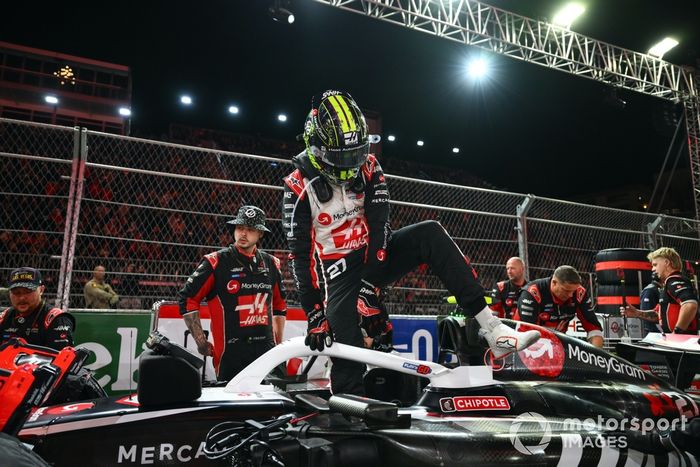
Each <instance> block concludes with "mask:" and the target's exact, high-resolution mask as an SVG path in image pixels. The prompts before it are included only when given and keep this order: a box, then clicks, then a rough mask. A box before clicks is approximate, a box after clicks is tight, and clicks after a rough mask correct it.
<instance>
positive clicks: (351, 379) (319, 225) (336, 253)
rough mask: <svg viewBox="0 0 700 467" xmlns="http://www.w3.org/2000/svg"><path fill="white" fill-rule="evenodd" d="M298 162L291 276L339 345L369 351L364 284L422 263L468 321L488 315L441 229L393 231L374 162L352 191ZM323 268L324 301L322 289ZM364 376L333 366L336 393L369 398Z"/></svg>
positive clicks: (288, 205)
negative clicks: (361, 320) (362, 320)
mask: <svg viewBox="0 0 700 467" xmlns="http://www.w3.org/2000/svg"><path fill="white" fill-rule="evenodd" d="M293 162H294V165H295V166H296V170H294V171H293V172H292V173H291V174H289V175H288V176H287V177H285V179H284V185H285V186H284V197H283V205H282V212H283V221H282V226H283V229H284V231H285V234H286V236H287V240H288V242H289V248H290V250H291V253H290V261H291V265H292V270H293V273H294V276H295V280H296V286H297V289H298V291H299V297H300V302H301V306H302V308H303V309H304V311H305V312H306V314H307V316H309V315H310V314H311V313H313V312H315V311H317V310H322V309H325V311H326V316H327V319H328V322H329V324H330V328H331V330H332V331H333V332H334V334H335V339H336V340H337V341H338V342H341V343H344V344H350V345H354V346H357V347H361V346H362V344H363V341H362V333H361V331H360V328H359V326H358V317H357V298H358V293H359V290H360V285H361V283H362V280H363V279H364V280H365V281H367V282H369V283H370V284H371V285H373V286H374V287H385V286H386V285H388V284H390V283H392V282H394V281H396V280H397V279H399V278H401V277H402V276H404V275H405V274H407V273H408V272H410V271H411V270H413V269H415V268H416V267H417V266H418V265H420V264H423V263H427V264H428V265H429V266H431V268H432V270H433V271H434V272H435V273H436V274H437V275H438V276H439V277H440V278H441V279H442V281H443V283H445V285H446V286H447V288H448V289H449V290H450V292H451V293H452V294H453V295H455V296H456V297H457V301H458V303H459V304H460V306H462V308H464V310H465V311H466V312H467V314H469V315H470V316H473V315H475V314H476V313H478V312H479V311H481V310H482V309H484V308H485V306H486V303H485V301H484V297H483V289H482V287H481V285H479V283H478V282H477V280H476V272H475V271H474V270H473V269H472V267H471V266H470V265H469V263H468V262H467V261H466V259H465V257H464V255H463V254H462V252H461V251H460V250H459V248H458V247H457V246H456V245H455V243H454V242H453V241H452V239H451V238H450V237H449V235H447V232H445V229H443V227H442V226H441V225H440V224H439V223H438V222H435V221H427V222H421V223H419V224H415V225H410V226H407V227H403V228H401V229H399V230H396V231H394V232H391V231H390V227H389V222H388V220H389V191H388V188H387V184H386V181H385V179H384V174H383V173H382V169H381V166H380V165H379V163H378V162H377V160H376V158H375V157H374V156H373V155H370V156H369V157H368V159H367V161H366V162H365V163H364V164H363V165H362V167H361V170H360V173H359V175H358V176H357V178H356V179H355V180H354V181H353V182H352V184H350V185H349V186H347V185H331V184H329V183H327V182H326V181H325V180H324V179H322V178H321V176H320V175H319V173H318V171H317V170H316V169H315V168H314V167H313V166H311V164H310V162H309V159H308V157H307V156H306V155H305V154H303V153H302V154H300V155H298V156H296V157H295V158H294V159H293ZM317 260H318V261H320V266H321V271H322V274H323V279H324V282H325V294H324V293H322V292H321V290H320V288H319V278H318V276H317V273H316V261H317ZM364 370H365V365H364V364H362V363H356V362H350V361H344V360H334V361H333V367H332V368H331V388H332V390H333V392H334V393H336V394H337V393H341V392H345V393H352V394H362V393H363V392H364V390H363V387H362V375H363V373H364Z"/></svg>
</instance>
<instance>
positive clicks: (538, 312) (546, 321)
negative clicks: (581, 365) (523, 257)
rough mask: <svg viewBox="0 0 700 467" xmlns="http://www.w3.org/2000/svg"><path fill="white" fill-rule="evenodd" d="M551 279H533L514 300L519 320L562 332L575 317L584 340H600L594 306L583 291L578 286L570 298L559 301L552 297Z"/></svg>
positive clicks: (601, 332) (600, 329)
mask: <svg viewBox="0 0 700 467" xmlns="http://www.w3.org/2000/svg"><path fill="white" fill-rule="evenodd" d="M551 281H552V278H551V277H545V278H544V279H536V280H534V281H532V282H530V283H528V284H527V285H526V286H525V287H524V288H523V291H522V292H521V293H520V298H519V299H518V315H519V318H520V321H524V322H527V323H534V324H537V325H540V326H544V327H548V328H552V329H555V330H557V331H559V332H563V333H565V332H566V330H567V329H568V327H569V321H571V320H572V319H574V316H576V317H577V318H578V320H579V321H580V322H581V325H582V326H583V329H584V330H585V331H586V333H587V334H588V338H589V339H590V338H591V337H594V336H600V337H603V331H602V329H603V328H602V327H601V325H600V322H599V321H598V317H597V316H596V314H595V311H594V310H595V306H594V305H593V301H592V300H591V299H590V297H589V296H588V292H587V291H586V288H585V287H583V286H581V285H579V286H578V289H576V292H574V295H573V297H571V298H569V299H568V300H567V301H565V302H562V301H561V300H559V299H558V298H557V297H555V296H554V294H552V291H551V289H550V283H551Z"/></svg>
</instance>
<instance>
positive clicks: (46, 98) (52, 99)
mask: <svg viewBox="0 0 700 467" xmlns="http://www.w3.org/2000/svg"><path fill="white" fill-rule="evenodd" d="M44 101H45V102H46V103H47V104H51V105H58V97H56V96H52V95H47V96H44Z"/></svg>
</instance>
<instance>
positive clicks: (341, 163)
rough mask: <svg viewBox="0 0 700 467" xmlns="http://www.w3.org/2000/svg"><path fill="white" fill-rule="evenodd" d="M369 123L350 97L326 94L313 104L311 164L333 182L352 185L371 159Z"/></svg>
mask: <svg viewBox="0 0 700 467" xmlns="http://www.w3.org/2000/svg"><path fill="white" fill-rule="evenodd" d="M368 136H369V135H368V131H367V122H366V121H365V117H364V115H362V111H361V110H360V108H359V107H358V106H357V104H356V103H355V100H354V99H353V98H352V96H351V95H350V94H348V93H347V92H343V91H333V90H329V91H325V92H324V93H323V94H321V95H319V96H316V97H314V98H313V100H312V101H311V112H309V115H308V116H307V117H306V123H305V124H304V135H303V137H304V143H305V144H306V154H307V155H308V156H309V160H310V161H311V164H312V165H313V166H314V167H315V168H316V169H318V171H319V172H321V175H323V176H324V177H325V178H326V179H327V180H328V181H329V182H331V183H335V184H337V185H340V184H344V183H349V182H352V181H353V180H354V179H355V177H357V174H358V173H359V169H360V167H361V166H362V164H364V163H365V161H366V160H367V156H368V155H369V137H368Z"/></svg>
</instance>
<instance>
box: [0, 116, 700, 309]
mask: <svg viewBox="0 0 700 467" xmlns="http://www.w3.org/2000/svg"><path fill="white" fill-rule="evenodd" d="M380 162H381V159H380ZM0 169H1V170H0V184H1V185H0V186H1V187H2V188H0V196H1V197H2V203H1V205H2V208H1V209H2V220H1V221H0V222H1V223H2V228H1V229H0V231H1V233H0V248H1V249H2V250H1V251H0V257H1V258H2V261H1V262H0V269H1V271H0V273H1V274H2V276H3V277H7V276H8V273H9V271H10V270H11V269H12V268H14V267H17V266H21V265H31V266H34V267H37V268H39V269H41V271H42V272H43V273H44V276H45V281H46V283H47V296H48V297H49V298H51V299H54V298H55V299H56V301H57V303H58V304H59V305H60V306H62V307H64V308H67V307H68V306H71V307H72V308H81V307H83V306H84V299H83V287H84V285H85V283H86V282H87V281H88V280H89V279H90V278H91V276H92V270H93V269H94V268H95V266H97V265H98V264H102V265H104V266H105V268H106V270H107V275H108V280H109V281H110V282H111V283H112V285H113V287H114V288H115V290H116V291H117V293H119V294H120V296H121V297H122V300H121V302H120V304H119V306H120V307H123V308H127V307H129V308H140V309H147V308H150V306H151V304H152V303H153V302H155V301H157V300H162V299H169V300H172V299H176V298H177V291H178V290H179V289H180V287H181V286H182V284H183V283H184V281H185V280H186V279H187V277H188V276H189V274H190V273H191V272H192V271H193V270H194V268H195V267H196V265H197V264H198V262H199V261H200V259H201V257H202V256H203V255H204V254H206V253H208V252H211V251H213V250H216V249H219V248H221V247H222V246H225V245H228V244H229V243H231V241H232V238H231V236H230V234H229V232H228V231H227V229H226V228H225V227H224V223H225V221H226V220H228V219H230V218H231V216H232V215H233V214H235V212H236V211H237V209H238V207H239V206H240V205H241V204H255V205H257V206H259V207H261V208H262V209H263V210H265V211H266V213H267V214H268V217H269V224H270V229H271V232H270V233H269V234H266V235H265V237H264V238H263V240H262V245H261V246H262V248H263V249H264V250H266V251H268V252H270V253H272V254H274V255H275V256H276V257H278V258H279V259H280V260H281V261H282V266H283V273H284V282H285V286H286V288H287V291H288V297H289V302H290V303H292V304H294V303H297V297H296V293H295V291H294V284H293V281H292V278H291V274H290V273H289V270H288V268H287V255H288V250H287V245H286V242H285V238H284V236H283V233H282V228H281V220H280V200H281V194H282V178H283V177H284V176H285V175H286V174H288V173H289V172H290V171H291V170H292V165H291V162H290V160H289V159H288V158H284V159H282V158H275V157H267V156H258V155H251V154H242V153H236V152H228V151H223V150H218V149H207V148H200V147H193V146H185V145H180V144H173V143H167V142H159V141H151V140H145V139H138V138H131V137H125V136H116V135H112V134H106V133H99V132H94V131H87V130H85V129H80V128H66V127H57V126H51V125H44V124H37V123H30V122H24V121H15V120H7V119H0ZM386 179H387V183H388V185H389V190H390V193H391V197H392V202H391V209H392V215H391V222H392V227H394V228H398V227H401V226H404V225H408V224H411V223H415V222H418V221H422V220H427V219H435V220H439V221H440V222H441V223H442V225H443V226H444V227H445V228H446V229H447V231H448V232H449V233H450V235H451V236H452V237H453V238H454V239H455V242H456V243H457V245H458V246H459V247H460V248H461V249H462V251H464V253H465V254H466V255H467V256H468V257H469V259H470V260H471V262H472V264H473V265H474V266H475V268H476V269H477V271H478V272H479V277H480V280H481V282H482V284H483V285H484V286H485V287H486V288H490V287H491V286H492V285H493V284H494V283H495V282H496V281H497V280H501V279H503V278H504V277H505V270H504V264H505V262H506V260H507V259H508V258H509V257H511V256H520V257H522V258H523V259H524V260H525V261H526V264H527V266H528V271H529V277H530V278H531V279H534V278H537V277H544V276H546V275H549V274H550V273H551V271H552V270H553V269H554V268H555V267H556V266H558V265H561V264H570V265H572V266H574V267H576V268H577V269H578V270H579V271H581V272H582V273H584V274H585V276H586V278H587V280H589V281H590V277H591V274H592V273H593V255H594V254H595V253H596V252H597V251H599V250H601V249H605V248H619V247H630V248H655V247H658V246H673V247H675V248H676V249H677V250H678V251H679V253H680V254H681V255H682V257H683V258H684V259H688V260H691V261H693V262H694V261H695V260H696V259H699V258H700V241H699V240H698V232H699V231H700V229H699V227H700V225H699V223H698V222H697V221H696V220H693V219H683V218H678V217H671V216H662V215H657V214H651V213H644V212H633V211H625V210H619V209H610V208H602V207H596V206H589V205H583V204H577V203H571V202H566V201H559V200H554V199H547V198H540V197H535V196H530V195H522V194H516V193H507V192H502V191H496V190H489V189H482V188H473V187H465V186H457V185H451V184H446V183H439V182H434V181H426V180H418V179H412V178H407V177H402V176H395V175H392V174H387V176H386ZM543 183H544V181H543ZM590 283H591V284H592V281H590ZM447 295H448V292H447V291H446V290H445V289H444V288H443V285H442V284H441V282H440V281H439V279H438V278H437V277H436V276H435V275H434V274H433V273H432V271H430V270H429V269H428V268H419V269H418V270H417V271H414V272H412V273H410V274H408V275H407V276H406V277H404V278H403V279H401V280H399V281H398V282H397V283H395V284H394V285H393V286H392V287H390V288H389V290H387V293H386V297H385V300H386V303H387V306H388V307H389V311H390V312H391V313H400V314H437V313H444V312H446V311H450V309H451V308H452V307H453V306H452V305H447V304H445V303H443V297H445V296H447Z"/></svg>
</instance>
